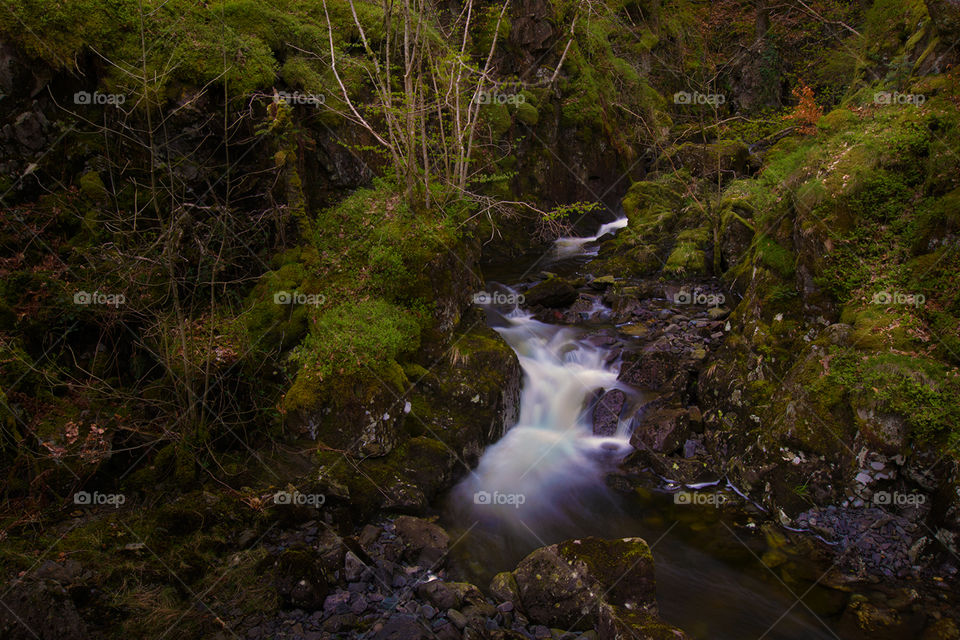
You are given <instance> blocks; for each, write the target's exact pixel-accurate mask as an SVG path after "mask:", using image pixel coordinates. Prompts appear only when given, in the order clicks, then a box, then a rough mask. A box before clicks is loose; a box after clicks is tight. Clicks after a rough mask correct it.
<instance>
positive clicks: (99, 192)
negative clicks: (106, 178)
mask: <svg viewBox="0 0 960 640" xmlns="http://www.w3.org/2000/svg"><path fill="white" fill-rule="evenodd" d="M79 185H80V193H82V194H83V195H84V197H86V198H89V199H90V200H93V201H94V202H102V201H104V200H106V198H107V188H106V187H105V186H104V185H103V180H101V179H100V174H99V173H97V172H96V171H88V172H86V173H85V174H83V175H82V176H81V177H80V181H79Z"/></svg>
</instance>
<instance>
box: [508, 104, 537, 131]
mask: <svg viewBox="0 0 960 640" xmlns="http://www.w3.org/2000/svg"><path fill="white" fill-rule="evenodd" d="M514 115H515V117H516V118H517V120H519V121H520V122H522V123H523V124H525V125H528V126H531V127H532V126H534V125H535V124H537V122H538V121H539V119H540V113H539V112H538V111H537V108H536V107H535V106H533V105H532V104H530V103H529V102H521V103H520V104H518V105H517V108H516V112H515V114H514Z"/></svg>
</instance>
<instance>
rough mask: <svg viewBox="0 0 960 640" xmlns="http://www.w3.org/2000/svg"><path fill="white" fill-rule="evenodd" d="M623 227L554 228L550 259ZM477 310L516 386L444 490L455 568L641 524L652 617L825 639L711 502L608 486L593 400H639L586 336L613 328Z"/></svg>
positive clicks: (620, 449)
mask: <svg viewBox="0 0 960 640" xmlns="http://www.w3.org/2000/svg"><path fill="white" fill-rule="evenodd" d="M624 226H626V219H625V218H623V219H620V220H616V221H614V222H611V223H607V224H606V225H604V226H603V227H601V228H600V230H599V231H598V232H597V234H596V235H594V236H589V237H586V238H561V239H559V240H558V241H557V242H556V245H555V248H554V249H555V250H554V255H553V256H552V258H553V260H552V263H560V262H563V261H570V262H575V261H576V260H577V259H579V258H581V257H582V256H586V255H590V254H591V253H592V252H593V251H592V248H591V247H589V245H590V243H593V242H596V241H597V240H598V239H600V238H601V237H603V236H604V235H606V234H607V233H609V232H611V231H616V230H617V229H620V228H622V227H624ZM514 293H515V292H514ZM598 307H602V305H601V304H600V303H599V302H594V304H593V308H592V309H591V312H590V314H589V315H590V317H591V318H600V319H602V318H603V317H605V316H604V313H603V312H604V309H600V308H598ZM606 311H607V312H609V310H606ZM486 312H487V318H488V323H489V324H490V326H492V327H493V328H494V329H496V330H497V331H498V332H499V333H500V335H501V336H503V338H504V340H506V342H507V343H508V344H509V345H510V346H511V347H512V348H513V349H514V351H515V352H516V353H517V357H518V358H519V361H520V365H521V367H522V369H523V389H522V393H521V400H520V401H521V409H520V416H519V419H518V422H517V424H516V425H515V426H513V427H512V428H511V429H510V430H509V431H507V433H506V434H505V435H504V436H503V438H501V440H500V441H499V442H497V443H496V444H494V445H493V446H491V447H489V448H488V449H487V450H486V452H485V453H484V454H483V456H482V457H481V459H480V462H479V464H478V466H477V468H476V469H475V470H474V471H473V472H471V473H470V474H468V476H467V477H466V478H464V480H463V481H462V482H461V483H460V484H459V485H458V486H457V487H455V488H454V489H453V490H452V491H451V493H450V495H449V496H448V500H447V510H446V512H445V516H444V517H445V519H446V521H447V522H446V524H447V525H448V526H449V527H450V529H451V530H452V531H459V535H458V537H457V542H456V544H455V545H454V546H453V549H452V554H453V556H454V558H455V564H457V565H458V566H459V567H460V569H459V570H460V571H461V572H462V573H463V574H465V575H466V576H467V577H469V578H470V579H471V581H473V582H475V583H477V584H485V582H486V581H489V579H490V578H491V577H492V576H493V574H494V573H496V572H498V571H503V570H509V569H512V568H514V567H515V566H516V564H517V562H518V561H519V560H521V559H522V558H523V557H524V556H525V555H526V554H527V553H529V552H530V551H532V550H533V549H535V548H537V547H540V546H543V545H546V544H551V543H554V542H558V541H560V540H564V539H569V538H578V537H582V536H591V535H592V536H599V537H606V538H618V537H628V536H637V535H639V536H642V537H644V538H645V539H646V540H647V541H648V542H649V543H650V544H651V547H652V549H653V553H654V559H655V564H656V574H657V600H658V602H659V605H660V613H661V615H662V616H663V617H664V618H665V619H666V620H668V621H669V622H671V623H673V624H677V625H679V626H681V627H683V628H685V629H686V630H688V631H690V632H692V634H693V635H694V636H695V637H697V638H707V637H709V638H711V639H714V640H717V639H720V640H738V639H740V638H744V637H754V638H756V637H765V638H769V639H771V640H793V639H795V638H804V640H814V639H821V638H822V639H826V638H836V637H837V636H836V634H835V633H834V632H833V631H832V630H830V629H829V628H825V627H824V625H823V623H822V622H821V621H820V620H817V619H816V618H815V617H814V616H812V615H810V614H809V613H808V612H807V611H806V610H804V609H803V608H802V607H799V606H797V596H796V595H795V594H792V593H790V592H789V591H788V590H785V589H784V588H783V587H782V584H776V583H772V582H771V581H770V574H769V572H767V571H766V570H765V569H763V567H758V566H757V559H756V558H757V556H756V552H755V551H754V550H752V549H751V550H748V549H747V548H746V547H745V546H744V544H743V541H741V540H739V539H738V538H737V537H736V536H734V535H732V531H733V530H732V529H731V528H730V526H729V525H728V524H725V520H724V518H725V517H726V516H725V514H724V513H723V512H722V511H720V510H717V509H713V510H712V511H713V513H711V512H710V511H711V510H709V509H701V510H697V509H693V508H691V507H689V506H683V507H677V506H676V505H675V504H674V501H673V499H672V496H671V495H670V494H668V493H663V492H657V491H655V490H654V491H646V490H644V491H642V492H635V493H631V494H628V495H624V494H621V493H618V492H616V491H613V490H611V489H610V487H608V485H607V478H608V476H609V474H611V473H612V472H616V470H617V466H618V463H619V462H620V461H621V460H622V459H623V458H624V456H626V455H627V454H628V453H629V452H630V451H631V447H630V445H629V433H628V431H629V429H628V428H627V424H624V423H623V422H621V423H620V425H619V428H618V429H617V432H616V435H615V436H613V437H597V436H594V435H593V424H592V422H593V408H594V405H595V401H596V399H597V398H598V397H599V395H600V394H601V393H602V392H605V391H610V390H612V389H620V390H621V391H623V392H624V393H625V395H626V397H627V399H626V403H625V405H624V406H625V407H626V409H625V411H624V412H623V415H629V414H630V413H631V412H632V410H633V409H634V408H636V407H638V406H640V405H641V404H642V403H643V402H644V401H645V400H648V399H649V398H647V397H645V396H644V395H643V394H642V393H641V392H639V391H637V390H635V389H631V388H629V387H627V386H626V385H622V384H621V383H618V382H617V375H618V371H619V367H620V362H619V358H618V357H617V356H616V354H615V352H613V351H611V349H610V348H609V347H607V346H602V345H605V344H609V340H606V339H600V340H598V339H596V338H597V337H599V336H598V330H600V331H607V332H613V331H615V329H614V328H613V327H606V328H599V327H598V326H597V325H596V324H594V325H593V326H591V327H584V328H576V327H569V326H557V325H551V324H547V323H544V322H541V321H539V320H537V319H535V318H534V317H533V316H532V315H531V314H530V313H528V312H526V311H524V310H522V309H519V308H513V309H510V310H504V309H500V308H497V307H496V306H493V305H487V307H486ZM606 335H607V336H609V335H610V334H609V333H607V334H606ZM722 523H723V524H722ZM815 587H816V585H813V586H812V587H810V589H814V588H815Z"/></svg>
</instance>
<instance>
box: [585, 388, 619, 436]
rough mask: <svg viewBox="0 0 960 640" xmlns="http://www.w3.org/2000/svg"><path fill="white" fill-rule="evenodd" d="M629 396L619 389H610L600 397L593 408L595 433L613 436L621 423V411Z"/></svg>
mask: <svg viewBox="0 0 960 640" xmlns="http://www.w3.org/2000/svg"><path fill="white" fill-rule="evenodd" d="M626 399H627V396H626V395H625V394H624V393H623V391H620V390H619V389H613V390H612V391H608V392H606V393H605V394H603V396H602V397H601V398H600V401H599V402H598V403H597V406H596V407H595V408H594V410H593V434H594V435H597V436H612V435H614V434H616V432H617V426H618V425H619V424H620V413H621V412H622V411H623V404H624V402H625V401H626Z"/></svg>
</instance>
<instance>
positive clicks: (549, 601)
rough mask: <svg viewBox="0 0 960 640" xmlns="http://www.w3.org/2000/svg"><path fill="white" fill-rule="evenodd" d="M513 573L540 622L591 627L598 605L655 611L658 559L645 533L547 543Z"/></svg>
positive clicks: (521, 594)
mask: <svg viewBox="0 0 960 640" xmlns="http://www.w3.org/2000/svg"><path fill="white" fill-rule="evenodd" d="M513 574H514V578H515V579H516V582H517V586H518V590H519V598H520V606H521V607H522V609H523V611H524V613H526V615H527V616H529V618H530V619H531V620H532V621H533V622H536V623H539V624H543V625H547V626H554V627H563V628H565V629H578V630H581V631H586V630H588V629H592V628H594V627H595V626H596V624H597V623H598V622H599V620H598V618H597V611H598V605H599V604H608V605H610V606H612V607H625V608H628V609H645V610H648V611H651V612H655V611H656V600H655V598H654V578H653V559H652V556H651V555H650V550H649V548H648V547H647V544H646V542H644V541H643V540H641V539H640V538H624V539H621V540H602V539H599V538H583V539H579V540H567V541H565V542H561V543H559V544H555V545H550V546H548V547H542V548H540V549H537V550H536V551H534V552H532V553H531V554H530V555H528V556H527V557H526V558H524V559H523V560H522V561H521V562H520V564H519V565H517V568H516V570H515V571H514V572H513ZM600 594H602V595H600Z"/></svg>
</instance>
